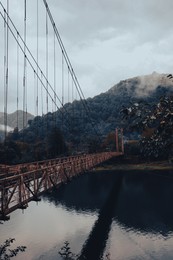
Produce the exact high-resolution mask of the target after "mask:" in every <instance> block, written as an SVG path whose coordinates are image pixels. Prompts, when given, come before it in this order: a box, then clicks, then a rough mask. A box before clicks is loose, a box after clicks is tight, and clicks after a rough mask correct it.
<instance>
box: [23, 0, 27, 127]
mask: <svg viewBox="0 0 173 260" xmlns="http://www.w3.org/2000/svg"><path fill="white" fill-rule="evenodd" d="M23 66H24V67H23V129H24V127H25V105H26V103H25V102H26V0H24V63H23Z"/></svg>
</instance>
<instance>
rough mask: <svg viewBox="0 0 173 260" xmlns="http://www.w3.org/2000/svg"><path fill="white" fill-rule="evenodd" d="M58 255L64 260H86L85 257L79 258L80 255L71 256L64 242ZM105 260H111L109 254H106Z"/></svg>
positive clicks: (68, 246) (66, 242)
mask: <svg viewBox="0 0 173 260" xmlns="http://www.w3.org/2000/svg"><path fill="white" fill-rule="evenodd" d="M58 253H59V255H60V256H61V257H62V259H64V260H85V259H86V258H85V257H81V256H80V255H75V254H73V253H72V252H71V248H70V245H69V242H68V241H65V242H64V245H63V246H62V247H61V249H60V251H59V252H58ZM105 260H111V259H110V253H107V254H106V256H105Z"/></svg>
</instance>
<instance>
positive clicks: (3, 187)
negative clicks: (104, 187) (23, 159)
mask: <svg viewBox="0 0 173 260" xmlns="http://www.w3.org/2000/svg"><path fill="white" fill-rule="evenodd" d="M120 154H121V153H116V152H106V153H99V154H87V155H78V156H71V157H64V158H56V159H52V160H46V161H41V162H36V163H35V162H34V163H30V164H28V163H26V164H19V165H16V166H11V167H7V173H6V175H4V173H3V174H2V176H1V179H0V215H1V216H6V215H8V214H9V213H10V212H12V211H14V210H15V209H17V208H26V207H27V206H28V202H29V201H31V200H38V198H39V195H41V194H42V193H43V192H45V191H47V190H49V189H51V188H52V187H57V186H58V185H60V184H61V183H66V182H68V181H69V180H71V179H72V178H73V177H75V176H78V175H79V174H82V173H84V172H86V171H88V170H90V169H91V168H93V167H95V166H96V165H98V164H100V163H102V162H104V161H106V160H108V159H110V158H112V157H114V156H117V155H120Z"/></svg>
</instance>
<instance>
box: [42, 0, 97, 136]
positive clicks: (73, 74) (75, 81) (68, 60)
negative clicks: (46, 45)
mask: <svg viewBox="0 0 173 260" xmlns="http://www.w3.org/2000/svg"><path fill="white" fill-rule="evenodd" d="M43 2H44V5H45V7H46V10H47V13H48V15H49V19H50V21H51V23H52V27H53V29H54V32H55V34H56V37H57V40H58V42H59V45H60V48H61V50H62V51H63V54H64V59H65V61H66V64H67V66H69V71H70V74H71V76H73V79H74V84H75V87H76V90H77V92H78V94H79V97H80V99H81V101H82V104H83V106H84V108H85V110H86V112H87V114H88V119H89V120H90V123H91V125H92V127H93V129H94V131H95V133H96V136H97V137H98V138H99V139H100V135H98V132H97V130H96V128H95V125H94V123H93V121H92V120H91V110H90V108H89V107H88V104H87V101H86V99H85V97H84V94H83V91H82V89H81V86H80V84H79V81H78V79H77V77H76V74H75V73H74V70H73V67H72V64H71V62H70V59H69V57H68V55H67V52H66V49H65V47H64V44H63V42H62V39H61V37H60V34H59V32H58V29H57V27H56V25H55V22H54V19H53V16H52V14H51V12H50V9H49V6H48V4H47V1H46V0H43ZM100 141H101V139H100Z"/></svg>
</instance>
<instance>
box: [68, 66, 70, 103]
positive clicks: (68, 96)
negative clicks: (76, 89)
mask: <svg viewBox="0 0 173 260" xmlns="http://www.w3.org/2000/svg"><path fill="white" fill-rule="evenodd" d="M69 102H70V72H69V66H68V103H69Z"/></svg>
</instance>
